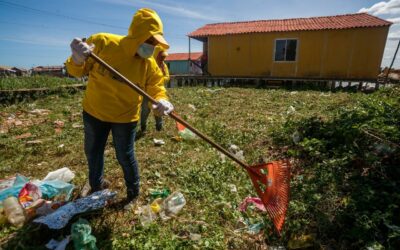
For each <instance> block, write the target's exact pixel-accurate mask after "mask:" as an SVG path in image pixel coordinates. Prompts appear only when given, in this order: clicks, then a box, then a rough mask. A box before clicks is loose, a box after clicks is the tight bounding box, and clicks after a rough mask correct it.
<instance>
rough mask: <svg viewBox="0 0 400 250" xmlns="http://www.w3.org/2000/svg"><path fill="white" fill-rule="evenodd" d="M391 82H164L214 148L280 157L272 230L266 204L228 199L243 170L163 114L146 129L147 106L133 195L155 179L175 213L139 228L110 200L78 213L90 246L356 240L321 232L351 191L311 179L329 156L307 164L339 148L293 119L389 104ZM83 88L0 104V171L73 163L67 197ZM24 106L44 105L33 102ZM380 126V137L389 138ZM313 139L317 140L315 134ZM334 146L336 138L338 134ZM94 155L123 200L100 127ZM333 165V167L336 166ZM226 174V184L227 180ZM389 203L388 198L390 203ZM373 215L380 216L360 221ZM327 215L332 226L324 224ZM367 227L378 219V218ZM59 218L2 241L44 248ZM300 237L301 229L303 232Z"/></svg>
mask: <svg viewBox="0 0 400 250" xmlns="http://www.w3.org/2000/svg"><path fill="white" fill-rule="evenodd" d="M396 93H397V94H396V95H393V94H392V95H389V94H387V93H386V92H385V93H381V94H379V93H377V94H373V95H370V96H367V95H365V94H361V93H346V92H337V93H331V92H321V91H311V90H298V91H290V90H283V89H282V90H270V89H255V88H236V87H235V88H204V87H184V88H174V89H169V95H170V99H171V100H172V102H173V103H174V105H175V107H176V111H177V113H178V114H180V115H181V116H182V117H183V118H184V119H186V120H187V121H188V122H189V123H191V124H192V125H193V126H194V127H196V128H197V129H199V130H200V131H202V132H204V133H205V134H207V135H209V136H210V137H211V138H212V139H213V140H215V141H216V142H218V143H219V144H221V145H222V146H224V147H225V148H228V147H229V146H230V145H232V144H235V145H237V146H238V147H239V148H240V149H242V150H243V151H244V157H245V161H246V162H248V163H249V164H256V163H259V162H263V161H271V160H276V159H281V158H290V159H291V161H292V162H293V168H292V174H293V175H292V180H293V181H292V182H293V184H292V190H293V191H292V201H291V203H290V205H289V212H288V219H287V222H286V226H285V228H284V230H283V234H282V237H277V236H276V235H275V234H274V233H273V228H272V223H271V222H270V220H269V219H268V217H267V215H266V214H261V213H259V212H257V211H256V210H252V209H249V211H248V212H246V213H241V212H239V211H238V205H239V204H240V203H241V201H242V200H243V199H244V198H245V197H247V196H256V193H255V191H254V189H253V187H252V184H251V181H250V178H249V177H248V176H247V174H246V172H245V171H244V170H243V169H241V168H240V167H239V166H238V165H236V164H235V163H234V162H232V161H230V160H229V159H223V158H221V156H220V155H219V154H218V153H217V151H216V150H214V149H213V148H212V147H211V146H209V145H208V144H206V143H205V142H202V141H190V142H189V141H182V142H177V141H175V140H174V139H173V137H174V136H176V135H177V130H176V128H175V123H174V121H173V120H172V119H169V118H166V119H165V120H164V123H165V127H164V130H163V131H162V132H156V131H155V129H154V127H155V126H154V119H153V118H152V117H149V124H148V130H149V132H148V133H147V134H146V135H145V136H144V137H142V138H141V139H139V140H137V141H136V144H135V148H136V156H137V159H138V162H139V166H140V175H141V196H140V199H139V201H138V206H143V205H146V204H148V203H149V201H150V196H149V190H150V189H162V188H169V189H170V190H172V191H176V190H179V191H181V192H182V193H183V194H184V196H185V198H186V200H187V204H186V206H185V207H184V208H183V209H182V211H181V212H180V214H179V215H178V216H177V217H176V218H173V219H171V220H168V221H161V220H156V221H155V222H154V223H152V224H151V225H150V226H146V227H144V226H142V225H141V224H140V222H139V218H138V215H135V214H134V213H133V212H132V211H130V212H126V211H123V210H122V209H116V208H114V207H109V208H105V209H104V210H102V211H99V212H96V213H92V214H89V215H86V216H85V218H87V219H89V221H90V224H91V226H92V228H93V235H94V236H95V237H96V238H97V246H98V247H99V248H101V249H129V248H133V249H266V246H271V245H273V246H285V247H286V246H288V244H289V245H290V244H292V245H293V244H300V245H301V244H303V247H310V246H311V247H316V248H324V247H327V246H330V247H334V248H335V247H350V248H352V247H355V245H351V243H349V242H348V241H349V239H348V238H346V236H343V235H341V232H340V231H336V233H335V232H332V230H337V229H340V228H344V227H346V225H342V224H340V223H343V222H344V221H343V220H342V221H336V220H335V218H337V213H338V211H341V209H342V208H343V206H345V205H346V204H350V205H351V204H352V203H351V198H350V197H349V196H348V195H346V194H345V193H344V191H343V190H339V189H336V186H337V185H345V184H343V183H342V184H339V183H337V182H334V181H333V180H334V179H335V178H336V177H337V176H334V175H333V174H332V173H331V172H329V173H326V175H324V176H322V177H321V176H319V179H318V180H319V183H321V182H322V183H323V185H322V184H321V185H319V184H318V183H317V180H316V179H315V178H314V177H315V176H316V175H318V174H319V173H321V171H320V168H323V167H330V168H334V167H335V166H336V165H335V163H332V162H331V164H330V165H326V166H325V165H318V164H317V163H318V162H327V161H329V160H330V159H335V160H337V159H338V158H340V159H342V158H341V155H339V156H338V155H335V156H332V155H327V154H326V155H325V154H323V153H324V152H325V151H323V150H322V149H321V148H322V146H321V143H322V144H323V145H325V144H324V143H325V142H315V140H314V141H313V143H314V144H313V143H310V142H309V140H312V138H314V137H315V138H316V137H317V136H316V135H313V137H311V135H310V137H307V136H308V135H309V134H310V133H309V130H302V128H309V127H310V126H311V125H312V126H314V127H315V124H314V123H313V124H311V125H310V122H309V121H310V120H315V119H316V117H317V118H318V121H320V122H321V123H323V122H326V123H328V122H335V121H336V120H337V118H338V116H340V114H342V113H343V112H344V110H345V111H346V112H344V113H348V111H349V110H352V109H354V108H356V107H359V106H360V105H361V104H360V103H362V102H363V101H365V100H374V101H377V102H379V101H380V100H382V99H385V98H386V99H387V100H390V103H396V100H397V102H398V91H397V92H396ZM82 97H83V92H77V93H75V94H68V93H64V94H63V93H61V94H54V95H49V96H45V97H43V98H39V99H36V100H26V101H23V102H19V103H17V104H10V105H3V106H2V107H1V109H0V124H1V127H0V130H1V134H0V178H6V177H12V176H15V174H17V173H19V174H22V175H25V176H27V177H29V178H31V179H42V178H43V177H45V176H46V174H47V173H48V172H50V171H53V170H56V169H58V168H61V167H64V166H67V167H69V168H70V169H71V170H73V171H74V172H75V174H76V177H75V178H74V179H73V181H72V183H73V184H74V185H75V186H76V196H77V195H78V194H79V190H80V189H81V188H82V187H83V185H84V184H85V182H86V180H87V164H86V159H85V156H84V152H83V131H82V119H81V111H82V109H81V101H82ZM396 98H397V99H396ZM35 109H46V110H49V112H48V114H43V113H42V114H40V113H35V112H32V111H34V110H35ZM378 115H380V114H378ZM396 119H397V122H398V118H395V121H396ZM59 121H62V122H63V123H64V125H63V126H62V127H61V128H60V125H57V124H60V122H59ZM321 123H319V125H321ZM338 124H339V123H338ZM397 124H398V123H397ZM350 128H351V125H350V127H349V129H350ZM397 129H398V128H397ZM317 130H319V129H318V128H317ZM394 130H395V129H394ZM296 131H297V132H298V133H299V135H298V136H299V139H296V140H295V141H296V143H294V142H293V134H294V133H295V132H296ZM396 131H397V130H396ZM343 132H345V131H343ZM307 133H309V134H307ZM371 133H372V132H371ZM387 133H389V134H390V133H395V132H394V131H392V132H390V131H389V132H387ZM387 133H386V134H385V138H389V139H390V137H387V136H388V135H389V134H387ZM396 133H398V131H397V132H396ZM374 134H375V135H377V136H378V137H379V136H381V134H379V131H378V132H377V131H374ZM21 135H22V136H21ZM396 136H398V134H396ZM21 137H22V138H21ZM153 138H157V139H163V140H164V141H165V142H166V143H165V145H163V146H161V147H157V146H155V145H154V143H153V141H152V139H153ZM396 138H398V137H396ZM318 140H319V141H323V140H322V139H321V138H319V139H318ZM307 143H308V144H307ZM335 145H336V144H335ZM337 145H341V144H340V143H339V142H338V143H337ZM316 147H317V149H316V150H314V149H315V148H316ZM318 147H319V148H318ZM393 147H394V146H393ZM334 149H335V147H334V146H331V147H330V148H329V149H326V150H327V151H328V152H330V151H332V150H334ZM318 150H319V151H318ZM395 150H397V149H395ZM316 151H318V152H322V153H321V154H323V155H324V157H322V158H321V157H320V158H318V157H317V158H316V156H315V155H311V156H310V155H309V154H310V152H316ZM335 152H336V151H335ZM396 152H398V151H396ZM321 154H320V155H321ZM338 154H339V153H338ZM105 156H106V160H105V178H107V179H108V180H110V181H111V189H112V190H115V191H117V192H118V199H122V198H123V197H124V195H125V186H124V181H123V174H122V170H121V168H120V166H119V165H118V162H117V160H116V157H115V152H114V149H113V146H112V140H111V137H110V138H109V140H108V144H107V147H106V151H105ZM313 157H314V158H313ZM348 157H350V158H351V157H352V156H348ZM351 160H353V159H351ZM342 161H346V160H344V159H342ZM349 162H350V160H349ZM316 164H317V165H318V166H317V165H316ZM343 164H344V163H343ZM349 164H350V163H349ZM344 165H345V164H344ZM344 165H341V167H342V168H344ZM366 165H368V164H366ZM346 166H347V165H346ZM371 171H372V170H371ZM323 177H325V178H323ZM232 184H233V185H235V186H236V188H237V191H232ZM397 184H398V183H397ZM318 185H319V186H318ZM332 185H333V186H334V187H333V186H332ZM316 186H318V187H316ZM322 186H323V188H322ZM310 192H311V193H310ZM312 192H313V193H312ZM370 195H372V196H373V195H374V194H370ZM76 196H75V197H76ZM331 198H335V199H334V200H331ZM346 199H347V200H346ZM346 202H347V203H346ZM393 202H394V201H393ZM345 203H346V204H345ZM390 204H392V203H390ZM392 205H393V206H396V204H394V203H393V204H392ZM397 206H398V204H397ZM395 211H398V210H393V213H395ZM371 214H373V212H371V211H364V214H362V215H357V216H364V218H366V220H368V218H369V217H370V215H371ZM347 216H349V215H348V214H347ZM75 219H76V218H75ZM243 219H245V220H248V221H249V222H250V223H253V224H254V223H258V222H263V223H264V226H263V230H261V232H260V233H258V234H251V233H249V232H248V231H247V230H246V229H242V230H238V228H239V227H242V226H239V225H240V223H238V222H239V221H240V220H243ZM387 220H389V222H388V224H389V226H392V228H394V229H393V230H394V231H393V232H397V231H396V230H395V229H396V228H395V227H396V225H395V224H396V223H393V220H392V221H390V220H391V217H388V218H387ZM377 221H379V219H377V220H374V221H373V222H371V223H377ZM366 223H367V222H366ZM331 224H335V225H336V227H332V226H328V225H331ZM367 224H368V223H367ZM338 225H339V226H338ZM397 225H398V224H397ZM370 226H371V228H377V227H378V226H380V224H379V225H377V224H373V225H372V224H371V225H370ZM69 228H70V227H67V228H66V229H64V230H61V231H57V232H54V231H49V230H47V229H45V228H42V227H38V226H36V225H32V224H28V225H26V226H25V227H23V228H22V229H16V228H13V227H10V226H3V227H2V228H1V231H0V242H1V244H2V245H3V247H4V248H6V249H7V248H10V249H18V248H21V249H23V248H32V249H38V248H44V244H45V243H47V241H49V240H50V239H51V238H52V237H54V238H57V237H58V238H60V237H62V236H65V235H68V234H69V231H68V230H69ZM360 230H361V229H360ZM386 231H387V230H386ZM361 233H362V232H361ZM191 234H200V235H201V239H200V240H196V241H194V240H191V239H190V235H191ZM335 234H336V236H335ZM355 235H356V236H354V237H357V234H355ZM391 235H392V239H393V238H394V239H395V240H396V237H397V238H398V235H395V234H391ZM354 237H353V238H354ZM382 237H384V239H383V240H382V239H381V238H379V237H378V236H377V237H376V238H374V239H371V241H369V242H368V241H362V242H359V245H356V246H357V247H358V246H367V245H368V244H375V245H378V246H381V244H382V245H385V246H388V245H390V244H389V243H388V242H387V240H388V239H389V238H388V237H389V236H388V234H386V235H383V236H382ZM301 239H307V240H306V241H307V242H305V241H304V240H301ZM350 239H352V238H351V237H350ZM70 247H71V246H70Z"/></svg>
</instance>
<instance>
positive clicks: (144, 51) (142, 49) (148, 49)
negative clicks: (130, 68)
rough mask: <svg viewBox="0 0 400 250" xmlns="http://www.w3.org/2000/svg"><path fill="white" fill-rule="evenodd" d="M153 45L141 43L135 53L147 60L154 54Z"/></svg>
mask: <svg viewBox="0 0 400 250" xmlns="http://www.w3.org/2000/svg"><path fill="white" fill-rule="evenodd" d="M154 48H155V47H154V45H151V44H148V43H142V44H141V45H140V46H139V48H138V50H137V53H138V54H139V56H141V57H142V58H149V57H151V56H152V55H153V53H154Z"/></svg>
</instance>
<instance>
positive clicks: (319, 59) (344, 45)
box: [208, 27, 389, 79]
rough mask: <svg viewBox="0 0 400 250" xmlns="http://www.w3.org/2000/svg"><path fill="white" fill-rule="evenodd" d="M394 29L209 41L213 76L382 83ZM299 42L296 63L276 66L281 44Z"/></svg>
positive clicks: (260, 35)
mask: <svg viewBox="0 0 400 250" xmlns="http://www.w3.org/2000/svg"><path fill="white" fill-rule="evenodd" d="M388 30H389V27H376V28H357V29H347V30H321V31H299V32H275V33H253V34H238V35H226V36H210V37H208V71H209V72H210V74H211V75H213V76H249V77H251V76H265V77H291V78H330V79H332V78H333V79H376V77H377V75H378V74H379V71H380V66H381V61H382V56H383V51H384V48H385V44H386V39H387V34H388ZM293 38H294V39H298V41H297V55H296V61H294V62H275V61H274V55H275V54H274V52H275V40H276V39H293Z"/></svg>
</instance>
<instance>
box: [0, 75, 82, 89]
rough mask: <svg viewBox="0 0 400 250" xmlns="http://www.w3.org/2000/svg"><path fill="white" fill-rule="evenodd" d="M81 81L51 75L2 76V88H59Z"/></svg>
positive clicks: (0, 85)
mask: <svg viewBox="0 0 400 250" xmlns="http://www.w3.org/2000/svg"><path fill="white" fill-rule="evenodd" d="M78 83H81V82H79V81H77V80H76V79H73V78H66V77H63V78H61V77H51V76H21V77H0V90H18V89H34V88H50V89H51V88H57V87H59V86H60V85H71V84H78Z"/></svg>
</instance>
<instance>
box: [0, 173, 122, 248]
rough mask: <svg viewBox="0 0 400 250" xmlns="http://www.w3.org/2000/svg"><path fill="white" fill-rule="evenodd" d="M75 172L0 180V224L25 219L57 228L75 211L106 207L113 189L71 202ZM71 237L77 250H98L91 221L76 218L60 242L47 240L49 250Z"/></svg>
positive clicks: (22, 222)
mask: <svg viewBox="0 0 400 250" xmlns="http://www.w3.org/2000/svg"><path fill="white" fill-rule="evenodd" d="M74 177H75V174H74V173H73V172H72V171H71V170H70V169H69V168H67V167H64V168H61V169H58V170H56V171H53V172H50V173H49V174H48V175H47V176H46V177H45V178H44V179H43V180H29V179H28V178H26V177H25V176H22V175H16V176H15V177H12V178H9V179H4V180H0V226H1V227H2V226H6V225H7V224H11V225H12V226H14V227H17V228H19V227H22V226H23V225H25V224H27V223H28V222H31V221H33V222H34V223H38V224H43V225H46V226H47V227H48V228H49V229H54V230H59V229H62V228H64V227H66V226H67V224H68V222H69V221H70V220H71V219H72V218H73V217H74V216H75V215H78V214H82V213H86V212H90V211H93V210H97V209H100V208H103V207H105V206H106V205H107V204H108V203H109V202H110V201H111V200H112V199H114V198H115V196H116V192H112V191H110V190H108V189H105V190H102V191H98V192H94V193H92V194H91V195H89V196H87V197H84V198H80V199H76V200H73V201H70V199H71V194H72V191H73V189H74V185H73V184H71V183H70V182H71V180H72V179H73V178H74ZM70 240H73V242H74V246H75V248H76V249H93V250H94V249H97V247H96V238H95V237H94V236H92V235H91V227H90V224H89V223H88V222H87V221H86V220H84V219H81V218H80V219H79V220H78V221H77V222H75V223H74V224H73V225H72V228H71V235H70V236H67V237H66V238H65V239H63V240H62V241H56V240H54V239H52V240H50V241H49V242H48V244H47V245H46V247H47V248H48V249H58V250H60V249H65V247H66V246H67V245H68V243H69V242H70Z"/></svg>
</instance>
